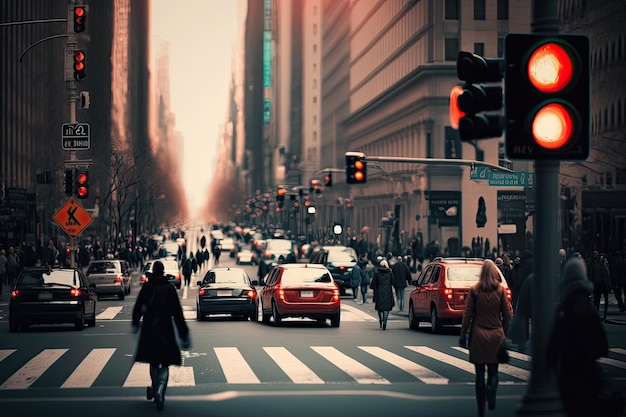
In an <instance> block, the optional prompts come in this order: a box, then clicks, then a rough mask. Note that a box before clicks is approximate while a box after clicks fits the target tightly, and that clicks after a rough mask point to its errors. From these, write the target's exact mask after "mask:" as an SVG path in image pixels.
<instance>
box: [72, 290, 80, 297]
mask: <svg viewBox="0 0 626 417" xmlns="http://www.w3.org/2000/svg"><path fill="white" fill-rule="evenodd" d="M70 296H71V297H80V289H78V288H72V289H70Z"/></svg>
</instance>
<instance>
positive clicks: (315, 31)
mask: <svg viewBox="0 0 626 417" xmlns="http://www.w3.org/2000/svg"><path fill="white" fill-rule="evenodd" d="M313 34H314V35H317V23H313Z"/></svg>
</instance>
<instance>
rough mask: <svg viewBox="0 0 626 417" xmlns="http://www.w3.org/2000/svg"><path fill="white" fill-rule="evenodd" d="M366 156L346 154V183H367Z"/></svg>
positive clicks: (357, 153)
mask: <svg viewBox="0 0 626 417" xmlns="http://www.w3.org/2000/svg"><path fill="white" fill-rule="evenodd" d="M364 158H365V156H364V155H363V154H361V153H359V152H346V182H347V183H348V184H362V183H365V182H367V164H366V162H365V159H364Z"/></svg>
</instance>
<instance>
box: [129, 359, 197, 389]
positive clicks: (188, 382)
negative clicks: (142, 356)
mask: <svg viewBox="0 0 626 417" xmlns="http://www.w3.org/2000/svg"><path fill="white" fill-rule="evenodd" d="M149 385H152V381H150V365H149V364H147V363H143V362H135V363H134V364H133V367H132V368H131V369H130V372H129V373H128V376H127V377H126V381H124V384H123V385H122V386H123V387H147V386H149ZM194 385H196V380H195V377H194V375H193V368H192V367H191V366H170V377H169V379H168V381H167V386H168V387H193V386H194Z"/></svg>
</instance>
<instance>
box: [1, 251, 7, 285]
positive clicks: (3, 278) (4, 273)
mask: <svg viewBox="0 0 626 417" xmlns="http://www.w3.org/2000/svg"><path fill="white" fill-rule="evenodd" d="M8 262H9V260H8V259H7V253H6V252H5V250H4V249H0V294H2V286H3V285H4V284H5V283H6V279H7V263H8Z"/></svg>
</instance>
